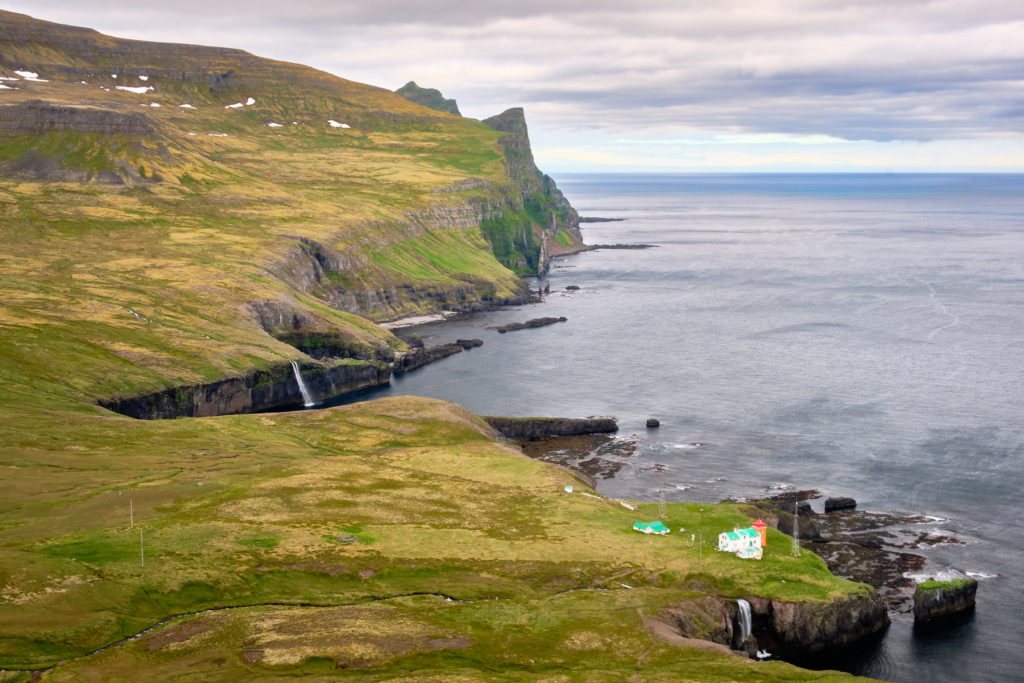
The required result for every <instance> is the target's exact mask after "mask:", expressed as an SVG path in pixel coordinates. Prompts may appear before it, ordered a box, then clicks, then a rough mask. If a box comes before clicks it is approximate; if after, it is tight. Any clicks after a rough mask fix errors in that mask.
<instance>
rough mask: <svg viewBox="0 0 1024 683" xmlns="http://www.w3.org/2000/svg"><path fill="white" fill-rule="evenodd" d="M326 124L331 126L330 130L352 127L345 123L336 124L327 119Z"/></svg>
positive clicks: (332, 120)
mask: <svg viewBox="0 0 1024 683" xmlns="http://www.w3.org/2000/svg"><path fill="white" fill-rule="evenodd" d="M327 123H329V124H331V128H351V127H352V126H350V125H348V124H347V123H338V122H337V121H335V120H334V119H327Z"/></svg>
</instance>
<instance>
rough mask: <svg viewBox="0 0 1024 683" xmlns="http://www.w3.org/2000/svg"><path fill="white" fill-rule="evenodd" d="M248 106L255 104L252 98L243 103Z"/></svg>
mask: <svg viewBox="0 0 1024 683" xmlns="http://www.w3.org/2000/svg"><path fill="white" fill-rule="evenodd" d="M250 104H256V100H254V99H253V98H251V97H250V98H249V99H247V100H246V101H245V106H247V107H248V106H249V105H250Z"/></svg>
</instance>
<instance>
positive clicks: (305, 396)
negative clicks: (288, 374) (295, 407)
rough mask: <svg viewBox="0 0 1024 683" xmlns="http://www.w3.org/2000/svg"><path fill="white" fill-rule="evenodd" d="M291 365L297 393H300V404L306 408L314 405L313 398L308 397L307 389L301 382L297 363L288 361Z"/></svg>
mask: <svg viewBox="0 0 1024 683" xmlns="http://www.w3.org/2000/svg"><path fill="white" fill-rule="evenodd" d="M288 362H289V363H291V364H292V370H293V371H294V372H295V381H296V382H298V383H299V391H301V392H302V403H303V405H305V406H306V407H307V408H309V407H310V406H313V405H316V403H315V402H314V401H313V397H312V396H310V395H309V389H307V388H306V383H305V382H303V381H302V373H301V372H299V362H298V361H295V360H290V361H288Z"/></svg>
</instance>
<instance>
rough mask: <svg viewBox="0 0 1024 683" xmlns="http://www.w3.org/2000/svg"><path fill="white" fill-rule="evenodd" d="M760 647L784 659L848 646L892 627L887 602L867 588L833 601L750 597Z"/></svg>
mask: <svg viewBox="0 0 1024 683" xmlns="http://www.w3.org/2000/svg"><path fill="white" fill-rule="evenodd" d="M747 601H748V602H749V603H750V608H751V612H752V616H753V631H754V634H755V635H756V637H757V642H758V646H759V647H760V648H762V649H766V650H768V651H770V652H772V654H774V655H776V656H778V657H781V658H783V659H802V658H804V657H808V656H811V655H814V654H816V653H818V652H821V651H823V650H825V649H827V648H836V647H845V646H848V645H853V644H854V643H856V642H857V641H859V640H861V639H863V638H866V637H868V636H870V635H872V634H875V633H878V632H880V631H882V630H883V629H885V628H887V627H888V626H889V614H888V611H887V610H886V607H885V601H884V600H883V599H882V596H881V595H879V593H878V591H876V590H874V589H870V588H868V587H867V586H865V587H864V590H863V591H861V592H860V593H851V594H848V595H844V596H842V597H840V598H837V599H835V600H832V601H829V602H787V601H783V600H769V599H766V598H761V597H756V596H749V597H747Z"/></svg>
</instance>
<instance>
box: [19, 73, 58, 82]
mask: <svg viewBox="0 0 1024 683" xmlns="http://www.w3.org/2000/svg"><path fill="white" fill-rule="evenodd" d="M14 73H16V74H18V75H19V76H21V77H22V79H24V80H26V81H32V82H33V83H49V82H50V81H48V80H46V79H45V78H39V74H37V73H36V72H35V71H15V72H14Z"/></svg>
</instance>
